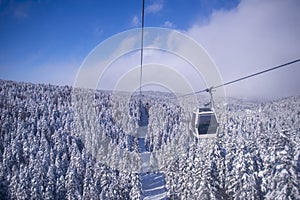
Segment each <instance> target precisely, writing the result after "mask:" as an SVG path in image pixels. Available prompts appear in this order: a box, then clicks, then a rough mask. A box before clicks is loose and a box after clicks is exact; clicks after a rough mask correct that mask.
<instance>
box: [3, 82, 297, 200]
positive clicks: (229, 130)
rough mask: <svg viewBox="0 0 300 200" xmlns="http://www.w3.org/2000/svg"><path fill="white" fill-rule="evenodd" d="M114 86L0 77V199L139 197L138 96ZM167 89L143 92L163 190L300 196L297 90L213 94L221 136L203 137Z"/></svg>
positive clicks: (206, 195) (188, 194) (170, 194)
mask: <svg viewBox="0 0 300 200" xmlns="http://www.w3.org/2000/svg"><path fill="white" fill-rule="evenodd" d="M81 93H85V94H86V93H88V95H89V97H91V98H92V99H93V103H92V104H90V103H89V102H88V101H87V100H88V98H86V96H80V95H81ZM112 95H113V94H112V93H111V92H109V91H92V92H91V91H87V90H84V89H78V90H77V91H76V92H75V93H74V90H73V88H72V87H69V86H53V85H46V84H31V83H18V82H13V81H3V80H0V134H1V135H0V163H1V164H0V199H143V198H144V197H145V194H144V191H143V189H142V171H143V170H142V168H143V167H142V159H141V156H140V154H141V145H140V141H139V138H138V136H137V133H136V132H137V130H138V127H139V124H138V119H139V109H138V108H139V107H138V99H137V98H134V97H133V98H132V99H131V100H130V102H129V103H128V102H127V101H125V100H124V98H122V97H121V96H120V97H114V98H112ZM165 95H167V94H165V93H161V92H157V93H155V92H149V93H146V94H145V96H143V99H142V100H143V101H144V102H145V101H147V102H148V103H149V107H150V108H149V124H148V134H147V135H146V136H145V141H144V143H145V149H147V151H148V152H150V166H149V169H150V172H149V173H154V172H160V173H163V174H164V177H165V188H166V197H167V199H300V188H299V185H300V145H299V144H300V96H297V97H289V98H285V99H281V100H276V101H272V102H263V103H262V102H260V103H257V102H245V101H242V100H236V99H227V103H226V104H223V103H220V104H218V102H217V103H216V107H217V109H216V110H217V115H218V118H219V122H220V126H219V133H218V137H217V138H216V139H201V140H200V139H197V138H196V137H195V136H194V135H193V134H191V133H190V132H189V130H188V125H187V124H188V123H187V121H188V119H185V113H184V112H186V110H184V109H183V108H182V107H181V106H180V105H179V104H177V103H176V101H167V100H165V99H164V96H165ZM118 98H119V99H118ZM74 99H75V100H76V104H75V103H74ZM85 101H86V102H85ZM78 102H79V103H78ZM125 104H126V105H127V106H124V105H125ZM219 107H222V108H221V109H219V111H218V108H219Z"/></svg>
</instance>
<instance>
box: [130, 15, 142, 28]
mask: <svg viewBox="0 0 300 200" xmlns="http://www.w3.org/2000/svg"><path fill="white" fill-rule="evenodd" d="M139 23H140V21H139V18H138V17H137V16H134V17H133V18H132V20H131V25H132V26H134V27H135V26H138V25H139Z"/></svg>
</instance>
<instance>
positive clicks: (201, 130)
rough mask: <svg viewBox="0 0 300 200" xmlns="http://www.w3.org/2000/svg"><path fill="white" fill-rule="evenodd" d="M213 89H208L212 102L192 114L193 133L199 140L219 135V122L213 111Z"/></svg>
mask: <svg viewBox="0 0 300 200" xmlns="http://www.w3.org/2000/svg"><path fill="white" fill-rule="evenodd" d="M212 89H213V88H212V87H211V88H209V89H207V92H209V94H210V102H209V103H207V104H206V106H208V105H210V107H205V108H198V109H196V110H194V111H193V113H192V121H191V125H192V131H193V132H194V134H195V136H196V137H198V138H214V137H216V135H217V132H218V127H219V122H218V119H217V116H216V115H215V112H214V109H213V103H214V102H213V97H212Z"/></svg>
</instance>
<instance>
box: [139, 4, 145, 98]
mask: <svg viewBox="0 0 300 200" xmlns="http://www.w3.org/2000/svg"><path fill="white" fill-rule="evenodd" d="M144 13H145V0H142V31H141V62H140V65H141V68H140V69H141V70H140V96H141V95H142V81H143V54H144V18H145V17H144Z"/></svg>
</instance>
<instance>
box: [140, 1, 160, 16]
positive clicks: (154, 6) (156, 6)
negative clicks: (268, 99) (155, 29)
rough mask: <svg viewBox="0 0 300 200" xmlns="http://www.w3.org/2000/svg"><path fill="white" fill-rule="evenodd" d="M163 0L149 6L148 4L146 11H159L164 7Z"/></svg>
mask: <svg viewBox="0 0 300 200" xmlns="http://www.w3.org/2000/svg"><path fill="white" fill-rule="evenodd" d="M163 5H164V4H163V1H162V0H159V1H155V2H154V3H152V4H150V5H149V6H146V8H145V12H146V13H153V14H154V13H157V12H159V11H161V10H162V9H163Z"/></svg>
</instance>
